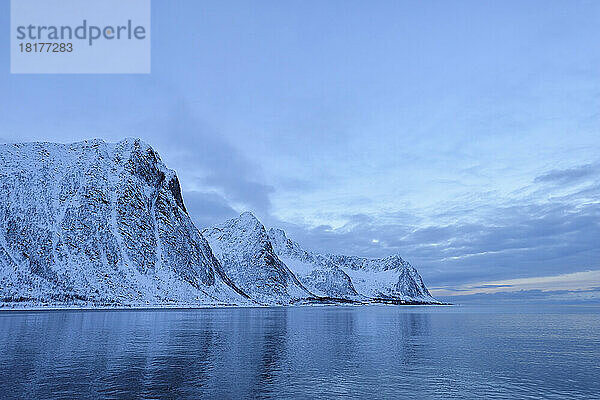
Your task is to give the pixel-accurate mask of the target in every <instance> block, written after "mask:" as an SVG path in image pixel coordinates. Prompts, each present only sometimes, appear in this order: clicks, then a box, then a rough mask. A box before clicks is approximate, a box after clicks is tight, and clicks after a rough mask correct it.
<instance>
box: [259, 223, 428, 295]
mask: <svg viewBox="0 0 600 400" xmlns="http://www.w3.org/2000/svg"><path fill="white" fill-rule="evenodd" d="M269 237H270V239H271V242H272V243H273V248H274V249H275V252H276V253H277V255H278V256H279V257H280V258H281V260H282V261H283V262H285V263H286V265H287V266H288V267H290V269H291V270H292V271H293V272H294V273H295V274H296V275H297V276H298V277H299V279H300V281H301V282H303V283H304V284H305V285H306V286H307V287H308V288H310V289H311V290H315V292H318V293H319V294H321V293H325V295H327V296H329V297H342V298H348V299H357V298H363V299H366V300H373V301H384V302H422V303H439V302H438V301H437V300H435V299H434V298H433V297H432V296H431V294H430V293H429V291H428V290H427V288H426V287H425V285H424V284H423V280H422V279H421V276H420V275H419V273H418V272H417V270H416V269H415V268H413V267H412V266H411V265H410V264H409V263H408V262H407V261H404V260H403V259H402V258H401V257H399V256H390V257H386V258H381V259H368V258H362V257H354V256H344V255H333V254H318V253H314V252H310V251H306V250H304V249H302V247H301V246H300V245H299V244H298V243H296V242H294V241H292V240H290V239H288V238H287V236H286V234H285V232H284V231H282V230H280V229H270V230H269ZM342 273H343V275H342ZM323 276H327V277H328V279H323V278H322V277H323ZM356 294H358V295H359V296H358V297H355V295H356Z"/></svg>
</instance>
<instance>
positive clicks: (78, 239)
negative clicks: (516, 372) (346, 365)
mask: <svg viewBox="0 0 600 400" xmlns="http://www.w3.org/2000/svg"><path fill="white" fill-rule="evenodd" d="M324 301H331V302H355V303H359V304H360V303H364V302H373V301H383V302H392V303H398V304H408V303H414V302H417V303H426V304H438V303H439V302H437V301H436V300H435V299H433V297H431V295H430V294H429V292H428V290H427V288H426V287H425V285H424V284H423V282H422V279H421V277H420V275H419V274H418V272H417V271H416V269H414V268H413V267H412V266H410V264H409V263H408V262H406V261H404V260H403V259H402V258H401V257H399V256H389V257H386V258H382V259H367V258H361V257H355V256H344V255H334V254H319V253H315V252H311V251H306V250H304V249H303V248H302V247H301V246H300V245H299V244H298V243H296V242H293V241H291V240H289V239H288V238H287V236H286V234H285V232H283V231H281V230H276V229H269V230H267V229H266V228H265V227H264V225H263V224H262V223H261V222H260V221H258V219H256V217H255V216H254V215H253V214H252V213H250V212H245V213H242V214H241V215H240V216H239V217H237V218H233V219H230V220H227V221H225V222H223V223H221V224H217V225H215V226H213V227H210V228H205V229H204V230H203V231H202V232H200V230H199V229H197V228H196V226H195V225H194V224H193V222H192V220H191V218H190V215H189V214H188V210H187V208H186V206H185V203H184V199H183V195H182V192H181V185H180V182H179V179H178V177H177V174H176V173H175V171H173V170H171V169H169V168H167V166H166V165H165V164H164V163H163V162H162V160H161V159H160V156H159V155H158V153H157V152H156V151H155V150H154V149H153V148H152V147H150V146H149V145H148V144H146V143H144V142H143V141H141V140H140V139H136V138H126V139H123V140H121V141H119V142H117V143H106V142H104V141H103V140H101V139H91V140H86V141H80V142H76V143H69V144H60V143H50V142H33V143H13V144H0V307H5V306H22V307H36V306H40V305H46V306H47V305H57V306H78V307H87V306H90V307H95V306H106V307H167V306H168V307H172V306H175V307H177V306H182V307H203V306H217V305H250V306H252V305H289V304H304V303H311V302H324Z"/></svg>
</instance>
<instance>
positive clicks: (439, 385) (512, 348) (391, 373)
mask: <svg viewBox="0 0 600 400" xmlns="http://www.w3.org/2000/svg"><path fill="white" fill-rule="evenodd" d="M0 397H1V398H3V399H4V398H6V399H10V398H15V399H35V398H39V399H54V398H61V399H76V398H77V399H78V398H92V399H95V398H122V399H130V398H160V399H168V398H178V399H179V398H236V399H238V398H298V399H311V398H336V397H339V398H348V397H351V398H365V399H379V398H380V399H395V398H398V399H453V398H457V399H462V398H486V399H491V398H498V399H507V398H512V399H524V398H527V399H529V398H531V399H540V398H547V399H594V398H595V399H600V307H597V306H540V307H535V306H527V307H521V306H510V307H500V306H497V307H481V306H480V307H474V306H454V307H406V306H404V307H403V306H363V307H335V306H330V307H290V308H264V309H256V308H254V309H248V308H246V309H244V308H235V309H234V308H232V309H205V310H164V311H46V312H14V311H3V312H0Z"/></svg>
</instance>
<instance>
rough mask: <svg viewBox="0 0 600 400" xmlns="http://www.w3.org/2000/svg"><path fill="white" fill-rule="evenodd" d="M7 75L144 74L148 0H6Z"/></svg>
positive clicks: (147, 57)
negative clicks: (7, 26)
mask: <svg viewBox="0 0 600 400" xmlns="http://www.w3.org/2000/svg"><path fill="white" fill-rule="evenodd" d="M10 16H11V19H10V22H11V27H10V46H11V49H10V56H11V57H10V70H11V73H13V74H28V73H33V74H115V73H116V74H148V73H150V66H151V56H150V50H151V44H150V0H11V10H10Z"/></svg>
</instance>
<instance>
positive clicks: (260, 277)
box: [202, 212, 314, 304]
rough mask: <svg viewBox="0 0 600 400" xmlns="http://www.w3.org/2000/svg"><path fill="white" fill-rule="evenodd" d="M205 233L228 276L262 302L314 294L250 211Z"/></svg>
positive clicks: (285, 301)
mask: <svg viewBox="0 0 600 400" xmlns="http://www.w3.org/2000/svg"><path fill="white" fill-rule="evenodd" d="M202 234H203V236H204V237H206V239H207V240H208V242H209V243H210V246H211V248H212V249H213V251H214V253H215V255H216V257H217V258H218V259H219V261H220V263H221V265H222V266H223V269H224V271H225V273H226V274H227V276H229V277H230V278H231V280H232V281H233V282H234V283H235V284H236V285H237V286H238V287H239V288H240V289H242V290H243V291H244V292H245V293H247V294H248V295H249V296H250V297H251V298H252V299H254V300H256V301H258V302H260V303H262V304H290V303H295V302H297V301H300V300H302V299H307V298H311V297H314V295H313V294H312V293H310V292H309V291H308V290H307V289H306V288H305V287H304V286H303V285H302V284H301V283H300V281H299V280H298V279H297V278H296V276H295V275H294V274H293V273H292V272H291V271H290V270H289V269H288V267H287V266H286V265H285V264H284V263H283V262H281V260H280V259H279V257H277V255H276V254H275V252H274V250H273V247H272V245H271V242H270V240H269V236H268V235H267V232H266V230H265V227H264V226H263V225H262V224H261V223H260V222H259V221H258V220H257V219H256V218H255V217H254V215H252V214H251V213H249V212H246V213H243V214H242V215H240V217H239V218H234V219H231V220H229V221H226V222H224V223H222V224H219V225H215V226H213V227H211V228H207V229H204V230H203V231H202Z"/></svg>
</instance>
